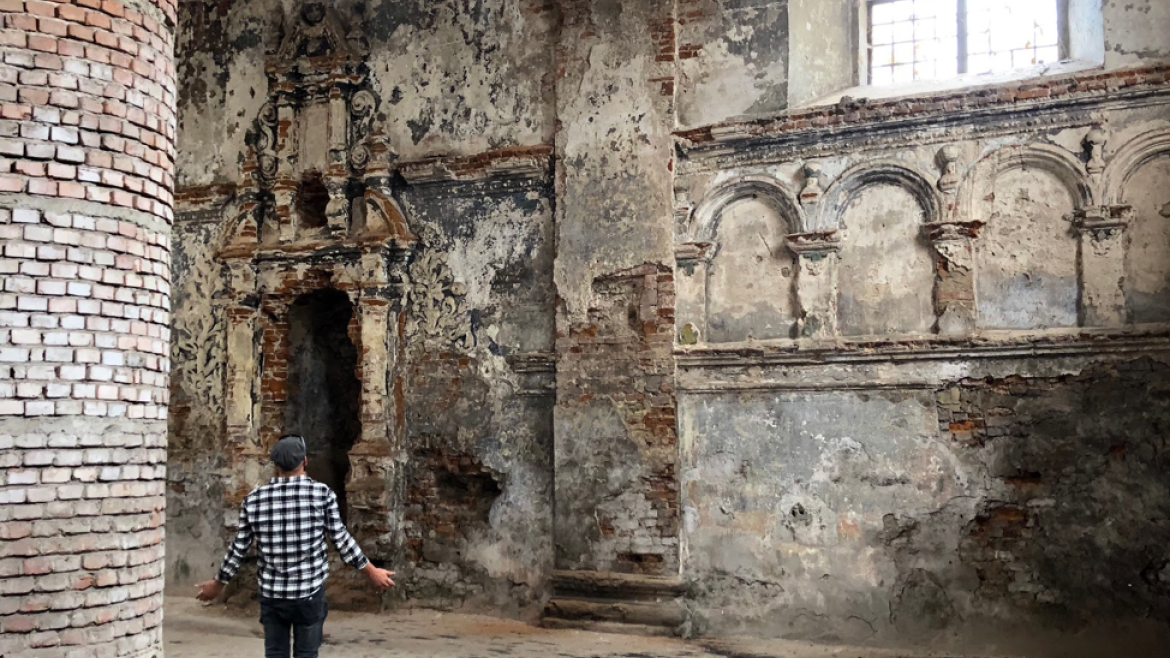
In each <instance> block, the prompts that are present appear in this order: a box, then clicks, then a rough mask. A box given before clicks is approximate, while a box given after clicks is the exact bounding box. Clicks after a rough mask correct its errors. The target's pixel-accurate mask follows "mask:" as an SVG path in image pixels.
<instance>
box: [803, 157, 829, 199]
mask: <svg viewBox="0 0 1170 658" xmlns="http://www.w3.org/2000/svg"><path fill="white" fill-rule="evenodd" d="M801 171H803V173H804V188H803V189H801V190H800V202H801V203H804V204H809V203H816V202H817V201H819V200H820V199H821V195H822V194H824V190H823V189H821V165H819V164H817V163H816V162H806V163H805V165H804V167H803V168H802V169H801Z"/></svg>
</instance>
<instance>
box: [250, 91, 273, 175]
mask: <svg viewBox="0 0 1170 658" xmlns="http://www.w3.org/2000/svg"><path fill="white" fill-rule="evenodd" d="M276 124H277V110H276V104H275V103H271V102H269V103H265V104H264V106H263V107H261V108H260V114H259V115H258V116H257V117H256V133H255V134H256V147H255V148H256V182H257V183H258V184H259V185H260V187H263V188H271V187H272V183H273V182H274V181H275V180H276V169H277V159H276Z"/></svg>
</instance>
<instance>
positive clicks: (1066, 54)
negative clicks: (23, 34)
mask: <svg viewBox="0 0 1170 658" xmlns="http://www.w3.org/2000/svg"><path fill="white" fill-rule="evenodd" d="M899 1H900V0H858V5H857V8H858V11H857V17H858V21H857V23H858V25H857V27H858V37H859V38H858V42H859V44H858V49H857V50H858V52H857V64H858V67H857V79H858V82H859V83H860V84H862V85H873V18H872V13H873V12H872V9H873V7H874V6H875V5H884V4H891V3H894V2H899ZM955 2H956V4H955V25H956V30H957V32H956V37H957V40H958V48H957V53H956V57H957V58H958V61H957V62H956V71H958V74H957V76H956V77H962V76H965V75H968V73H969V68H970V44H969V43H968V34H967V20H968V19H967V17H968V13H969V12H968V0H955ZM1069 3H1070V0H1056V41H1057V48H1058V51H1057V58H1058V61H1060V62H1063V61H1067V60H1069V59H1070V50H1071V49H1070V47H1069V41H1070V40H1069V34H1070V26H1069ZM1054 63H1055V62H1054ZM1026 68H1027V67H1020V68H1013V69H1009V70H1006V71H1003V72H1002V73H1003V74H1010V73H1011V72H1012V71H1020V70H1024V69H1026ZM997 73H999V72H997ZM950 79H954V78H950V77H946V78H922V79H919V80H914V81H913V82H911V83H894V84H892V85H881V86H882V87H887V86H897V85H898V84H922V83H930V82H940V81H945V80H950Z"/></svg>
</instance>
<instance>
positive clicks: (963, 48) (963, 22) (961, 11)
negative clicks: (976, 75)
mask: <svg viewBox="0 0 1170 658" xmlns="http://www.w3.org/2000/svg"><path fill="white" fill-rule="evenodd" d="M957 8H958V11H956V12H955V21H956V28H957V29H958V34H956V35H955V36H956V37H957V39H958V42H959V53H958V57H959V62H958V64H959V73H960V74H963V73H966V72H967V68H968V66H967V0H958V7H957Z"/></svg>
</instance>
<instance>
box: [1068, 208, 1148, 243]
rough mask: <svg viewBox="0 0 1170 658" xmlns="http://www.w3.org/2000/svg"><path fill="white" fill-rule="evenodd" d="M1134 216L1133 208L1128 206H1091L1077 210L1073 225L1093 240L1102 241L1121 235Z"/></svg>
mask: <svg viewBox="0 0 1170 658" xmlns="http://www.w3.org/2000/svg"><path fill="white" fill-rule="evenodd" d="M1134 216H1135V211H1134V209H1133V206H1129V205H1111V206H1093V207H1091V208H1085V209H1082V210H1078V211H1077V212H1076V213H1075V214H1074V216H1073V225H1074V226H1076V227H1077V229H1078V230H1080V231H1081V232H1082V233H1084V234H1087V235H1090V236H1092V237H1093V239H1094V240H1097V241H1102V240H1106V239H1109V238H1113V237H1116V236H1119V235H1121V234H1122V232H1124V231H1125V229H1126V227H1128V226H1129V225H1130V223H1131V222H1133V219H1134Z"/></svg>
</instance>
